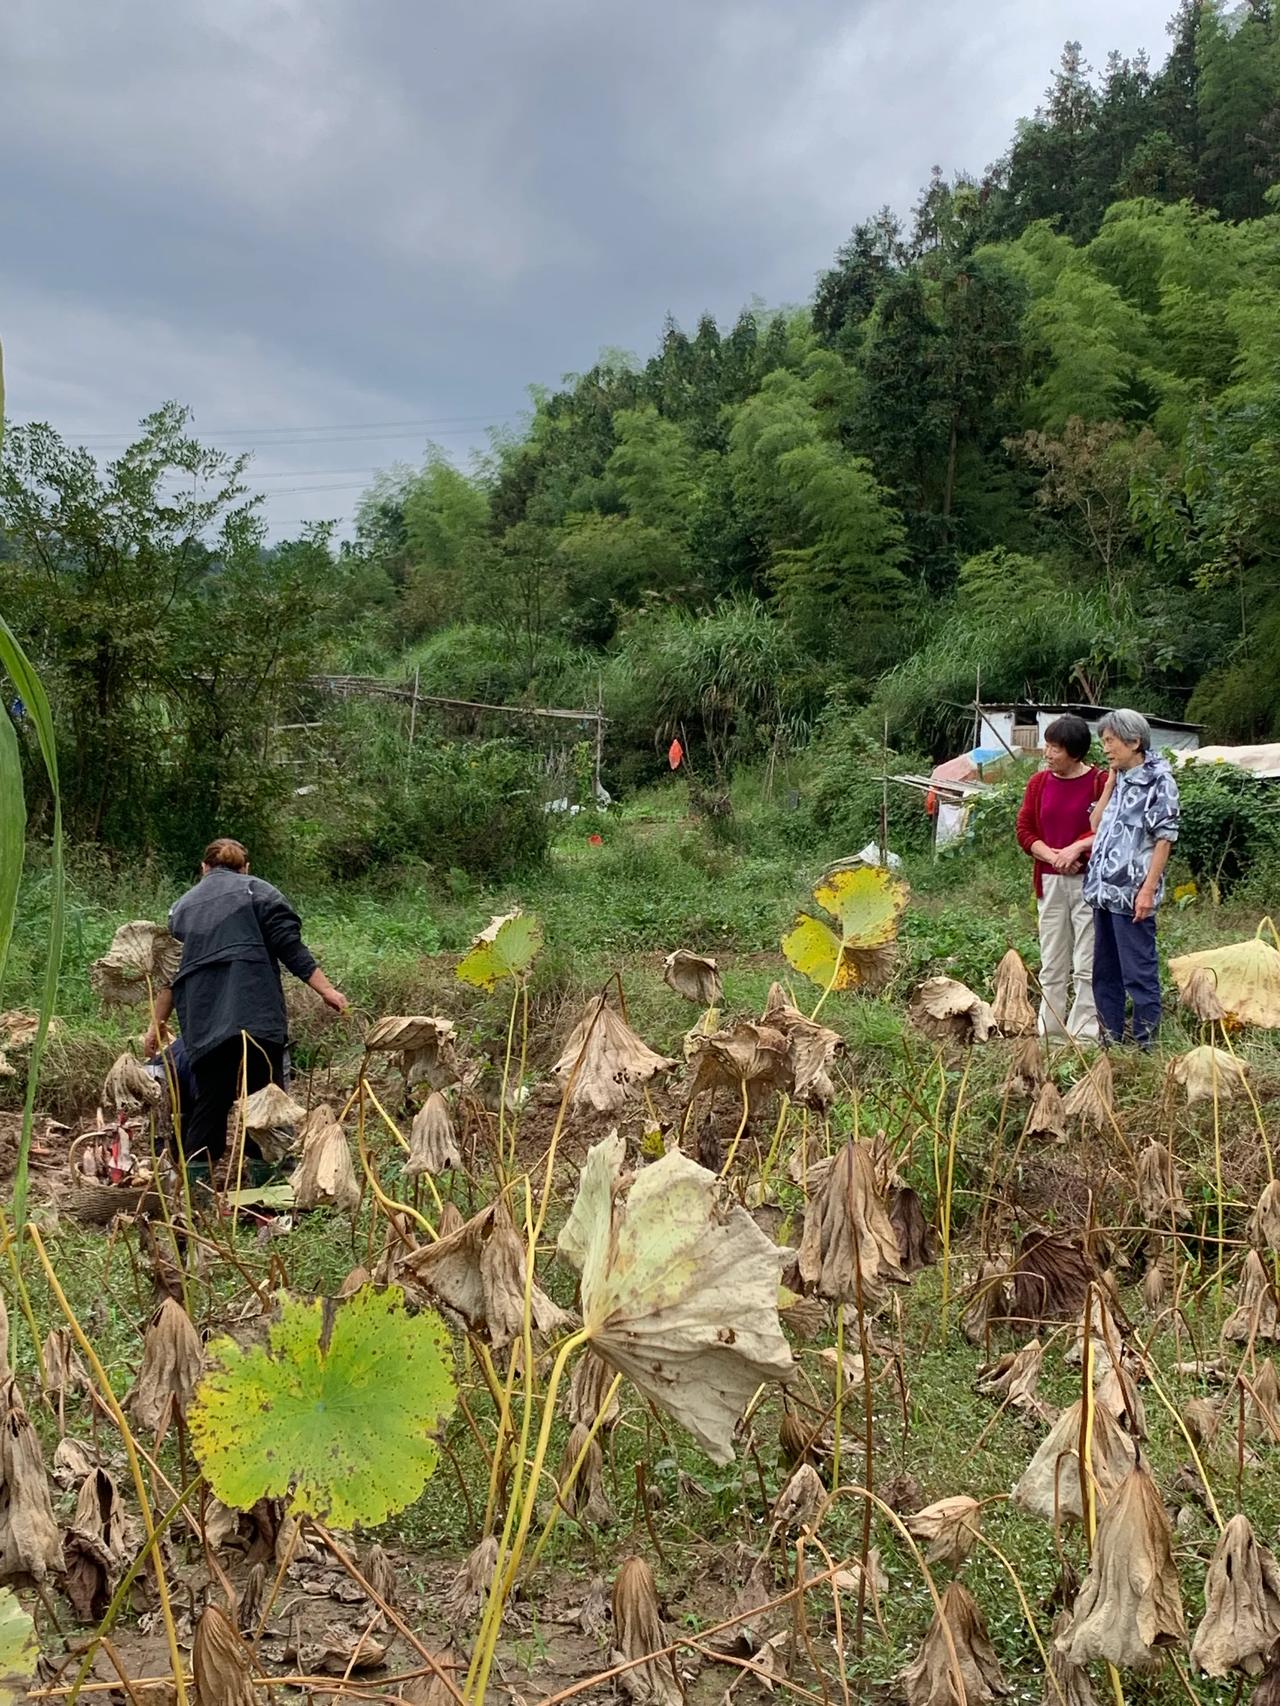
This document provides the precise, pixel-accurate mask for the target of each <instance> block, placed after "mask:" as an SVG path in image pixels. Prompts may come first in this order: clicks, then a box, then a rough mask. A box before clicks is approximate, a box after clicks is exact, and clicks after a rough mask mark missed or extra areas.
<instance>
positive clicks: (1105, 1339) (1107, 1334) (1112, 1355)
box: [1062, 1281, 1124, 1381]
mask: <svg viewBox="0 0 1280 1706" xmlns="http://www.w3.org/2000/svg"><path fill="white" fill-rule="evenodd" d="M1088 1340H1089V1342H1090V1345H1091V1348H1092V1353H1093V1378H1094V1380H1095V1381H1097V1380H1099V1379H1101V1377H1102V1376H1103V1375H1104V1374H1105V1373H1106V1372H1107V1371H1108V1369H1111V1368H1113V1367H1115V1365H1116V1363H1117V1362H1123V1360H1124V1341H1123V1339H1122V1337H1121V1334H1120V1328H1119V1326H1118V1325H1117V1323H1116V1319H1115V1316H1114V1315H1113V1314H1112V1313H1111V1309H1110V1307H1109V1306H1108V1303H1107V1300H1106V1298H1105V1297H1104V1296H1103V1293H1102V1287H1101V1281H1099V1285H1098V1289H1097V1290H1096V1291H1094V1292H1093V1293H1092V1295H1091V1298H1090V1302H1089V1333H1088ZM1085 1343H1086V1338H1085V1320H1084V1311H1083V1310H1081V1312H1080V1319H1079V1320H1078V1321H1077V1322H1076V1336H1075V1340H1074V1342H1073V1343H1072V1345H1071V1346H1070V1348H1069V1349H1068V1350H1067V1352H1066V1354H1065V1355H1064V1357H1063V1359H1062V1360H1063V1362H1064V1363H1065V1364H1066V1366H1067V1367H1068V1368H1083V1367H1084V1356H1085Z"/></svg>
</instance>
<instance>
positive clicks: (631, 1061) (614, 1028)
mask: <svg viewBox="0 0 1280 1706" xmlns="http://www.w3.org/2000/svg"><path fill="white" fill-rule="evenodd" d="M579 1056H581V1064H580V1065H579ZM675 1064H676V1063H675V1061H674V1060H669V1059H668V1058H667V1057H666V1055H663V1054H655V1053H654V1051H653V1049H651V1048H650V1047H649V1045H648V1043H646V1042H644V1041H642V1040H641V1038H639V1037H638V1036H637V1035H636V1033H635V1032H634V1031H633V1030H632V1029H631V1027H630V1025H628V1024H627V1022H626V1020H625V1019H624V1018H623V1017H622V1015H621V1014H620V1013H615V1012H614V1010H613V1008H612V1007H610V1005H609V1003H608V1001H607V1000H606V998H605V997H604V996H603V995H598V996H596V997H595V999H594V1000H593V1001H590V1002H588V1003H587V1006H586V1008H585V1010H584V1012H583V1014H582V1017H581V1018H580V1019H579V1020H578V1023H577V1024H576V1025H575V1026H574V1028H573V1031H572V1032H571V1033H570V1036H569V1040H568V1042H567V1043H566V1044H565V1046H564V1052H563V1053H562V1054H561V1056H560V1058H559V1060H557V1061H556V1063H555V1065H554V1066H553V1067H552V1068H551V1070H552V1072H553V1073H555V1075H556V1077H557V1078H560V1079H561V1080H563V1081H564V1082H565V1083H568V1081H569V1078H570V1075H571V1074H572V1073H573V1069H574V1067H575V1066H577V1067H578V1072H577V1076H576V1077H575V1078H574V1080H573V1089H572V1091H571V1092H570V1096H569V1106H570V1107H571V1108H593V1109H594V1110H595V1111H596V1112H597V1113H601V1114H611V1113H616V1112H617V1110H618V1109H619V1108H621V1107H622V1106H623V1104H624V1103H625V1102H626V1101H627V1100H628V1098H629V1097H630V1096H631V1095H633V1094H634V1092H635V1091H636V1090H637V1089H639V1088H640V1087H641V1086H643V1085H645V1084H647V1083H648V1082H649V1080H650V1079H651V1078H652V1077H654V1075H655V1074H656V1073H659V1072H670V1070H671V1069H672V1067H673V1066H674V1065H675Z"/></svg>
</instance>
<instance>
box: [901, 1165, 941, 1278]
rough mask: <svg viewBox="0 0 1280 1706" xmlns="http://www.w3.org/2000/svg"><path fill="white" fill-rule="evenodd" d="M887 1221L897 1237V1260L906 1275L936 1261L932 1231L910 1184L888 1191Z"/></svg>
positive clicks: (918, 1198)
mask: <svg viewBox="0 0 1280 1706" xmlns="http://www.w3.org/2000/svg"><path fill="white" fill-rule="evenodd" d="M889 1222H890V1225H891V1226H892V1227H893V1230H894V1232H895V1233H896V1234H897V1238H898V1259H899V1261H900V1262H901V1263H902V1271H903V1273H905V1274H915V1273H919V1271H920V1269H921V1268H927V1267H930V1266H931V1265H932V1263H933V1262H934V1261H935V1260H936V1259H937V1258H936V1257H935V1256H934V1253H933V1228H932V1227H931V1226H930V1224H929V1222H928V1221H927V1220H926V1219H925V1213H924V1209H923V1207H922V1206H921V1203H920V1197H919V1195H918V1193H917V1192H915V1191H913V1190H912V1189H911V1187H910V1185H897V1186H895V1187H894V1189H893V1190H891V1191H890V1192H889Z"/></svg>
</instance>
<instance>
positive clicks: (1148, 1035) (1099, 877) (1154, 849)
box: [1084, 711, 1179, 1049]
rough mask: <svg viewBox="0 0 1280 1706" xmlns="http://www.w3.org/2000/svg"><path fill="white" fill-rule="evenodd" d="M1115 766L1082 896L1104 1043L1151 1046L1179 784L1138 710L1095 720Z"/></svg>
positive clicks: (1096, 819)
mask: <svg viewBox="0 0 1280 1706" xmlns="http://www.w3.org/2000/svg"><path fill="white" fill-rule="evenodd" d="M1098 734H1099V736H1100V737H1101V740H1102V750H1103V751H1104V752H1105V753H1106V755H1107V762H1108V763H1109V765H1110V767H1111V768H1110V773H1109V775H1108V777H1107V781H1106V785H1105V787H1104V788H1103V790H1102V796H1101V798H1100V799H1099V801H1098V803H1097V805H1096V806H1094V808H1093V813H1092V816H1091V822H1092V825H1093V830H1094V838H1093V852H1092V854H1091V856H1090V859H1089V864H1088V866H1087V868H1086V871H1085V879H1084V898H1085V899H1086V900H1087V901H1088V903H1089V905H1090V906H1091V907H1092V908H1093V998H1094V1002H1095V1004H1096V1006H1097V1009H1098V1021H1099V1024H1100V1027H1101V1032H1102V1040H1103V1043H1104V1044H1106V1043H1118V1042H1120V1041H1121V1040H1122V1039H1123V1037H1124V1031H1125V1008H1126V1004H1127V1003H1128V1002H1132V1004H1133V1040H1134V1042H1136V1043H1137V1045H1138V1047H1139V1048H1142V1049H1149V1048H1150V1047H1151V1044H1152V1041H1153V1040H1154V1038H1155V1034H1156V1031H1157V1030H1158V1029H1159V1026H1160V962H1159V959H1158V957H1157V954H1156V908H1157V907H1158V906H1159V905H1160V899H1161V896H1162V895H1163V893H1164V870H1165V866H1166V865H1167V864H1168V863H1169V855H1170V853H1171V852H1172V851H1173V844H1174V842H1175V841H1176V840H1177V839H1178V811H1179V806H1178V785H1177V783H1176V782H1175V781H1174V779H1173V772H1172V771H1171V770H1170V768H1169V766H1168V764H1166V762H1165V761H1164V759H1163V758H1158V757H1157V756H1156V755H1155V753H1153V752H1152V750H1151V725H1150V724H1149V723H1148V722H1147V719H1146V718H1145V717H1144V716H1141V715H1140V714H1139V713H1138V712H1137V711H1108V712H1107V714H1106V716H1105V717H1103V718H1102V720H1101V722H1100V723H1099V724H1098Z"/></svg>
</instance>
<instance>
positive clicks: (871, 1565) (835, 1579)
mask: <svg viewBox="0 0 1280 1706" xmlns="http://www.w3.org/2000/svg"><path fill="white" fill-rule="evenodd" d="M831 1585H832V1587H834V1588H835V1589H836V1590H837V1591H838V1592H840V1593H843V1594H850V1595H852V1596H853V1597H855V1598H856V1597H857V1595H858V1594H859V1593H861V1591H862V1565H861V1564H860V1563H859V1562H858V1560H857V1559H856V1558H852V1559H850V1561H849V1563H848V1564H846V1565H845V1567H844V1569H843V1570H837V1571H836V1573H835V1575H834V1576H832V1578H831ZM888 1591H889V1577H888V1575H887V1573H886V1572H885V1567H884V1561H883V1560H882V1558H881V1557H880V1548H879V1547H878V1546H872V1547H871V1548H870V1550H869V1551H868V1553H867V1593H868V1595H869V1597H870V1600H871V1603H872V1605H876V1604H878V1603H879V1601H880V1599H881V1598H882V1597H883V1595H885V1594H886V1593H888Z"/></svg>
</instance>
